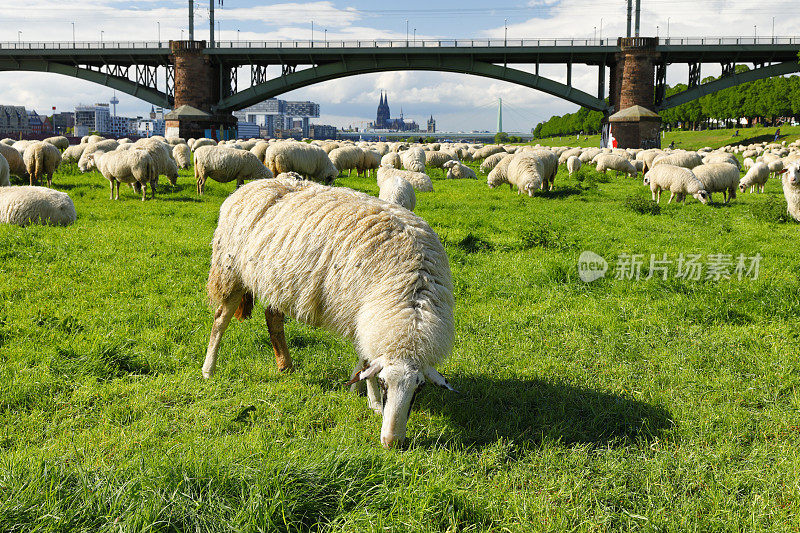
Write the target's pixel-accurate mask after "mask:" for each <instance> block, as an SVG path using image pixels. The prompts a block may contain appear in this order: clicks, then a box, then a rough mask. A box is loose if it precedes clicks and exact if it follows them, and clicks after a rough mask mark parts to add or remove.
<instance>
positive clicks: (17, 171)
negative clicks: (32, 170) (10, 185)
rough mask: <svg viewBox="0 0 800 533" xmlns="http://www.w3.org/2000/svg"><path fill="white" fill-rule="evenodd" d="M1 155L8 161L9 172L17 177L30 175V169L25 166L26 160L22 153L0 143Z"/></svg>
mask: <svg viewBox="0 0 800 533" xmlns="http://www.w3.org/2000/svg"><path fill="white" fill-rule="evenodd" d="M0 155H2V156H3V157H4V158H5V159H6V161H7V162H8V168H9V172H10V173H11V174H13V175H15V176H17V177H20V178H23V179H24V178H26V177H28V169H27V168H25V161H24V160H23V159H22V154H20V153H19V152H18V151H17V150H15V149H14V148H12V147H11V146H9V145H7V144H0Z"/></svg>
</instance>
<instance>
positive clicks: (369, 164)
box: [358, 148, 381, 177]
mask: <svg viewBox="0 0 800 533" xmlns="http://www.w3.org/2000/svg"><path fill="white" fill-rule="evenodd" d="M362 151H363V152H364V157H363V159H362V160H361V171H359V173H358V175H359V176H361V175H362V174H363V175H364V176H366V177H369V176H370V172H371V174H372V176H373V177H375V176H376V173H377V171H378V169H379V168H380V167H381V155H380V154H379V153H378V152H376V151H375V150H371V149H369V148H364V149H363V150H362Z"/></svg>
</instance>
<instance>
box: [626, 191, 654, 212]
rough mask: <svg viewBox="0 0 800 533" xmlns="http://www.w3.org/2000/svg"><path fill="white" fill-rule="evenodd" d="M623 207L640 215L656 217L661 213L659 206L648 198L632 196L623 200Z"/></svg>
mask: <svg viewBox="0 0 800 533" xmlns="http://www.w3.org/2000/svg"><path fill="white" fill-rule="evenodd" d="M624 203H625V207H627V208H628V209H630V210H631V211H633V212H635V213H639V214H640V215H658V214H660V213H661V206H660V205H658V204H657V203H655V202H654V201H653V200H651V199H649V198H645V197H644V196H639V195H638V194H634V195H631V196H628V197H627V198H625V202H624Z"/></svg>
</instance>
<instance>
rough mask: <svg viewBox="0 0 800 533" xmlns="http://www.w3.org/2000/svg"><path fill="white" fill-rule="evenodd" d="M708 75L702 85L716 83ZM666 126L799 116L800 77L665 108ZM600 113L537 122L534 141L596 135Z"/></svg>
mask: <svg viewBox="0 0 800 533" xmlns="http://www.w3.org/2000/svg"><path fill="white" fill-rule="evenodd" d="M747 70H748V68H747V66H746V65H737V66H736V72H737V73H738V72H745V71H747ZM717 79H719V78H715V77H713V76H709V77H707V78H704V79H703V80H702V83H708V82H710V81H714V80H717ZM687 88H688V86H687V85H686V84H684V83H679V84H677V85H675V86H668V87H667V89H666V96H667V97H669V96H672V95H673V94H677V93H679V92H681V91H685V90H686V89H687ZM659 115H661V119H662V120H663V123H664V125H665V126H667V127H670V128H677V127H683V128H691V129H696V128H697V127H698V126H700V125H701V124H703V123H708V122H709V121H710V120H716V121H720V122H722V124H723V125H725V126H729V127H731V126H732V127H736V125H737V124H739V122H740V120H741V119H747V123H748V124H749V125H752V124H753V123H754V122H756V121H757V122H761V123H765V124H768V125H775V124H776V121H777V119H778V118H780V117H790V116H797V115H800V76H789V77H782V76H778V77H775V78H767V79H763V80H757V81H751V82H747V83H743V84H741V85H737V86H735V87H730V88H728V89H723V90H721V91H717V92H715V93H712V94H708V95H706V96H703V97H701V98H698V99H696V100H692V101H691V102H687V103H685V104H681V105H679V106H675V107H673V108H670V109H665V110H663V111H661V112H660V113H659ZM602 119H603V114H602V113H601V112H599V111H591V110H589V109H586V108H584V107H582V108H581V109H580V110H579V111H577V112H576V113H567V114H566V115H564V116H553V117H550V119H548V120H547V121H545V122H540V123H539V124H537V125H536V128H534V130H533V134H534V136H535V137H537V138H542V137H553V136H560V135H575V134H577V133H580V132H583V133H585V134H590V133H598V132H599V131H600V124H601V122H602Z"/></svg>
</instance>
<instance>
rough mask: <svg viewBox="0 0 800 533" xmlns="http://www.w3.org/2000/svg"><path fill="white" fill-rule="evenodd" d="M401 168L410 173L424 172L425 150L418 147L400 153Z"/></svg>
mask: <svg viewBox="0 0 800 533" xmlns="http://www.w3.org/2000/svg"><path fill="white" fill-rule="evenodd" d="M400 160H401V161H402V162H403V168H404V169H406V170H410V171H411V172H425V160H426V157H425V150H423V149H422V148H419V147H416V146H415V147H413V148H409V149H408V150H406V151H405V152H402V153H400Z"/></svg>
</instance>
